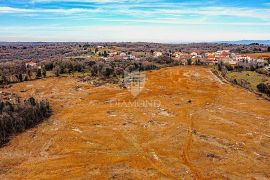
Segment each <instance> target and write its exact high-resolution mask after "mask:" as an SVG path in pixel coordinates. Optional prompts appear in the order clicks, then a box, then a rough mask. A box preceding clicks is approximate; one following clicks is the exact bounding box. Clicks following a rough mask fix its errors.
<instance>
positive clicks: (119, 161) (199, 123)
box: [0, 67, 270, 179]
mask: <svg viewBox="0 0 270 180" xmlns="http://www.w3.org/2000/svg"><path fill="white" fill-rule="evenodd" d="M141 89H142V92H141V93H139V94H138V95H137V94H134V93H131V92H130V91H129V89H121V88H119V87H118V86H117V85H104V86H99V87H94V86H92V85H89V84H88V83H83V82H81V81H78V80H76V79H74V78H71V77H62V78H47V79H43V80H37V81H29V82H24V83H20V84H15V85H13V86H12V87H11V88H10V89H8V90H10V91H14V92H16V93H18V94H19V95H20V96H22V97H29V96H31V95H34V96H35V97H38V98H42V99H44V98H47V99H48V100H49V102H50V104H51V105H52V109H53V111H54V114H53V115H52V116H51V118H49V120H48V121H47V122H44V123H42V124H41V125H39V126H38V127H37V128H33V129H30V130H28V131H27V132H25V133H22V134H19V135H17V136H16V137H14V138H13V139H12V140H11V141H10V143H9V144H8V145H6V146H5V147H3V148H1V149H0V178H1V179H23V178H24V179H47V178H49V179H60V178H62V179H63V178H64V179H73V178H75V179H86V178H100V179H143V178H144V179H184V178H185V179H269V178H270V170H269V169H270V159H269V158H270V111H269V109H270V102H269V101H266V100H264V99H261V98H259V97H257V96H256V95H254V94H252V93H250V92H248V91H246V90H243V89H240V88H237V87H233V86H231V85H230V84H224V83H222V82H221V81H219V80H218V79H217V78H216V77H215V76H214V75H213V74H212V73H211V71H210V70H209V69H207V68H201V67H175V68H166V69H162V70H158V71H152V72H148V73H147V75H146V81H145V84H144V87H143V88H141ZM134 95H137V96H134Z"/></svg>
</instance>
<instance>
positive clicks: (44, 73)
mask: <svg viewBox="0 0 270 180" xmlns="http://www.w3.org/2000/svg"><path fill="white" fill-rule="evenodd" d="M42 75H43V77H44V78H45V77H46V76H47V72H46V68H45V67H44V66H43V67H42Z"/></svg>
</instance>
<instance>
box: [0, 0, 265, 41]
mask: <svg viewBox="0 0 270 180" xmlns="http://www.w3.org/2000/svg"><path fill="white" fill-rule="evenodd" d="M269 39H270V0H237V1H236V0H200V1H199V0H0V41H24V42H26V41H27V42H30V41H31V42H32V41H54V42H55V41H61V42H63V41H64V42H67V41H69V42H70V41H72V42H124V41H125V42H138V41H141V42H142V41H143V42H161V43H184V42H209V41H229V40H231V41H234V40H269Z"/></svg>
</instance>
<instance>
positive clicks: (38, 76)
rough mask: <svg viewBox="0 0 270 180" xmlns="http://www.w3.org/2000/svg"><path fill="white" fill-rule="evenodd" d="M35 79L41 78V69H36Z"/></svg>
mask: <svg viewBox="0 0 270 180" xmlns="http://www.w3.org/2000/svg"><path fill="white" fill-rule="evenodd" d="M36 78H37V79H40V78H42V73H41V68H38V70H37V75H36Z"/></svg>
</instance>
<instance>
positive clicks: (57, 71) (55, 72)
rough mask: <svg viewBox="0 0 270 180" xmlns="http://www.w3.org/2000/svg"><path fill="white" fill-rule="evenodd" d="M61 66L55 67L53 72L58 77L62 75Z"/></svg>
mask: <svg viewBox="0 0 270 180" xmlns="http://www.w3.org/2000/svg"><path fill="white" fill-rule="evenodd" d="M60 70H61V69H60V67H59V66H56V67H54V68H53V73H54V74H55V76H56V77H58V76H59V75H60Z"/></svg>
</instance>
